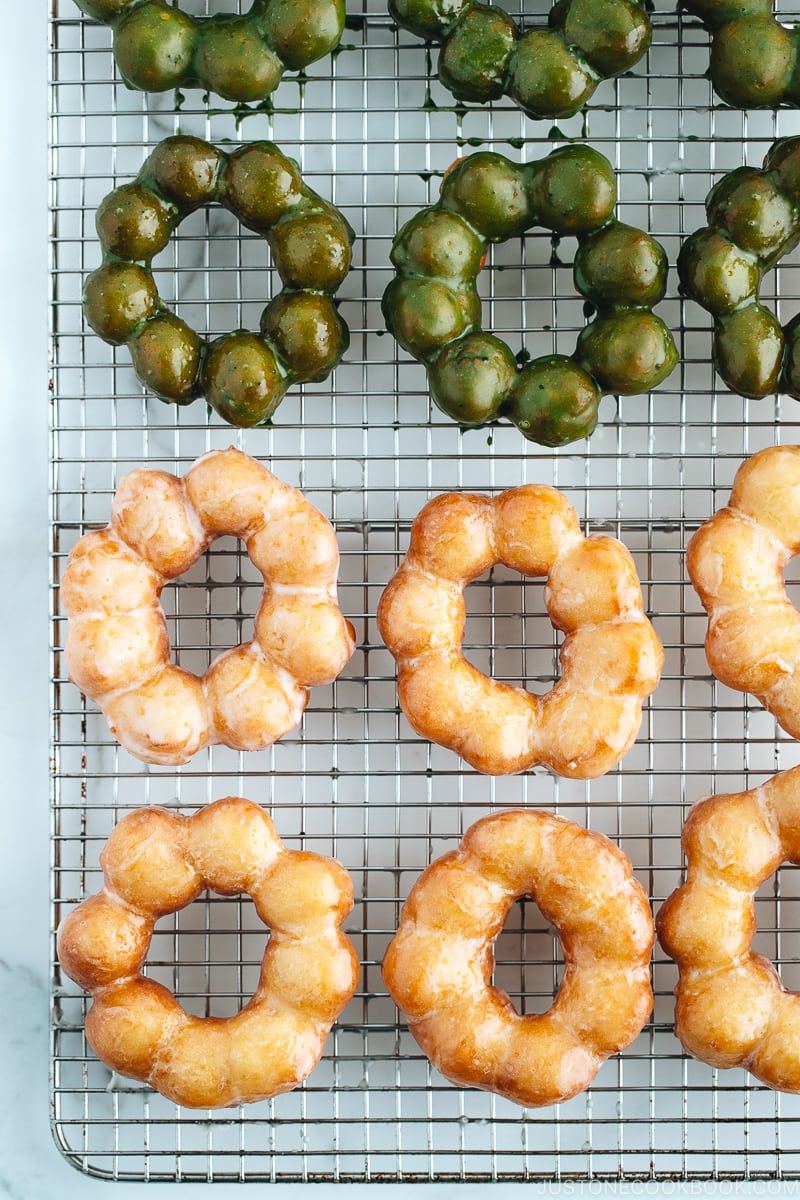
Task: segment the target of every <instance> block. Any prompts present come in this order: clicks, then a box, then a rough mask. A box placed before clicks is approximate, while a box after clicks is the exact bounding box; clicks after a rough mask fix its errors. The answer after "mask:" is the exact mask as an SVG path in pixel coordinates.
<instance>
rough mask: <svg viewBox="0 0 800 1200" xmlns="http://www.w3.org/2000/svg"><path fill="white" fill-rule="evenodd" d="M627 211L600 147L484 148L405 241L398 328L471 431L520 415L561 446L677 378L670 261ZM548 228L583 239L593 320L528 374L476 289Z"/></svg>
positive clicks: (413, 223)
mask: <svg viewBox="0 0 800 1200" xmlns="http://www.w3.org/2000/svg"><path fill="white" fill-rule="evenodd" d="M492 11H495V10H492ZM616 202H617V182H616V178H615V175H614V171H613V168H612V166H611V163H610V162H609V161H608V159H607V158H604V156H603V155H602V154H600V153H598V151H597V150H593V149H592V147H591V146H584V145H569V146H562V147H561V148H560V149H558V150H554V151H553V152H552V153H551V154H548V155H547V156H546V157H545V158H542V159H538V160H536V161H533V162H529V163H526V164H524V165H520V164H518V163H514V162H511V161H510V159H507V158H504V157H503V155H502V154H495V153H493V152H491V151H481V152H479V153H477V154H470V155H468V156H467V157H466V158H462V159H460V160H459V161H458V162H456V163H455V164H454V165H453V167H452V168H451V169H450V170H449V171H448V172H446V174H445V177H444V179H443V180H442V185H441V195H440V196H439V199H438V201H437V202H436V204H433V205H431V206H430V207H429V208H424V209H422V210H421V211H420V212H418V213H416V214H415V215H414V216H413V217H412V218H411V220H410V221H407V222H406V224H405V225H404V226H403V228H402V229H401V230H400V231H399V232H398V234H397V235H396V237H395V238H394V241H393V243H392V250H391V259H392V263H393V264H394V266H395V269H396V272H397V273H396V276H395V278H394V279H393V280H391V281H390V283H389V285H388V286H387V288H386V290H385V292H384V295H383V302H382V307H383V314H384V317H385V319H386V327H387V329H388V330H389V332H390V333H391V334H392V335H393V337H394V338H395V339H396V340H397V342H398V343H399V344H400V345H401V346H402V347H403V349H404V350H407V351H408V353H409V354H411V355H412V356H413V357H414V358H415V359H416V360H417V361H418V362H421V363H424V364H425V367H426V369H427V371H428V381H429V384H430V389H431V396H432V397H433V400H434V401H435V403H436V404H437V405H438V407H439V408H440V409H441V410H442V411H443V412H445V413H447V415H448V416H449V417H452V418H453V419H454V420H456V421H458V422H459V424H460V425H461V426H462V427H463V428H475V427H480V426H482V425H485V424H486V423H487V422H489V421H493V420H495V419H496V418H497V417H498V416H507V417H508V418H509V420H511V421H512V422H513V424H514V425H516V427H517V428H518V429H519V431H520V432H521V433H522V434H523V436H524V437H526V438H528V439H530V440H531V441H534V442H539V443H540V444H542V445H545V446H562V445H564V444H565V443H567V442H573V441H575V440H576V439H577V438H583V437H588V436H589V435H590V434H591V433H592V431H593V430H594V428H595V426H596V424H597V410H598V405H599V403H600V399H601V397H602V396H603V395H605V394H608V393H612V394H614V395H618V396H630V395H635V394H636V393H638V392H646V391H649V390H650V389H651V388H654V387H657V386H658V384H659V383H661V382H662V381H663V380H664V379H666V378H667V376H668V375H669V374H670V372H671V371H672V370H673V368H674V366H675V364H676V362H677V361H678V353H677V350H676V348H675V343H674V341H673V338H672V334H671V333H670V331H669V329H668V328H667V326H666V325H665V324H664V322H663V321H662V319H661V317H659V316H658V315H657V314H656V313H654V312H653V311H652V309H653V305H655V304H658V302H659V301H660V300H662V299H663V298H664V292H665V290H666V284H667V256H666V254H665V252H664V248H663V247H662V246H661V245H660V244H659V243H658V242H657V241H656V240H655V238H652V237H651V236H650V234H648V233H645V232H644V230H641V229H636V228H634V227H633V226H631V225H626V224H624V222H622V221H618V220H617V219H616V217H615V215H614V210H615V205H616ZM535 226H541V227H543V228H544V229H549V230H550V231H551V232H552V233H554V234H556V235H557V236H563V237H575V238H577V241H578V249H577V252H576V254H575V262H574V265H573V281H574V284H575V288H576V290H577V291H578V292H579V293H580V294H581V295H582V296H583V297H584V299H585V300H586V301H587V304H589V305H591V308H592V310H593V319H592V320H591V321H590V322H589V324H587V325H586V326H584V328H583V329H582V330H581V331H580V333H579V335H578V340H577V343H576V346H575V350H574V352H573V353H572V355H570V356H567V355H564V354H550V355H542V356H541V357H538V358H535V359H533V360H532V361H530V362H527V363H525V364H524V365H523V366H522V367H519V366H518V364H517V360H516V359H515V357H514V354H513V353H512V351H511V348H510V347H509V346H508V345H507V344H506V343H505V342H504V341H502V340H501V339H500V338H498V337H495V335H494V334H493V333H490V332H488V331H485V330H484V329H483V328H482V323H481V321H482V317H481V299H480V296H479V295H478V290H477V278H478V274H479V273H480V271H481V269H482V267H483V263H484V260H485V258H486V253H487V248H488V245H489V243H490V242H505V241H508V239H509V238H511V237H519V236H521V235H522V234H524V233H525V232H526V230H528V229H532V228H533V227H535Z"/></svg>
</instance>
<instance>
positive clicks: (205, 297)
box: [152, 204, 281, 338]
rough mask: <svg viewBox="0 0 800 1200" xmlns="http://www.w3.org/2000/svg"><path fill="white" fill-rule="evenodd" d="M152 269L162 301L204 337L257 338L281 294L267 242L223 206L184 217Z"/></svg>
mask: <svg viewBox="0 0 800 1200" xmlns="http://www.w3.org/2000/svg"><path fill="white" fill-rule="evenodd" d="M152 269H153V276H154V278H155V282H156V287H157V288H158V294H159V296H160V297H161V299H162V300H163V301H164V303H165V304H166V305H167V306H168V307H169V308H170V309H171V311H172V312H174V313H175V314H176V316H178V317H180V318H181V319H182V320H183V321H185V322H186V324H187V325H189V326H190V327H191V328H192V329H194V330H195V332H196V333H198V334H199V335H200V336H201V337H208V338H214V337H220V336H221V335H222V334H225V333H229V332H230V331H231V330H232V329H250V330H254V331H256V332H257V331H258V328H259V322H260V319H261V313H262V312H263V310H264V307H265V305H266V304H267V303H268V302H269V301H270V300H271V299H272V297H273V295H276V294H277V292H279V291H280V289H281V281H280V279H279V278H278V274H277V271H276V270H275V269H274V267H273V262H272V254H271V251H270V248H269V245H268V244H267V241H266V239H265V238H263V237H260V236H259V235H258V234H257V233H252V232H250V231H249V230H247V229H245V228H244V226H242V225H240V224H239V221H238V220H237V219H236V217H235V216H234V215H233V213H231V212H229V211H228V210H227V209H226V208H222V207H221V206H220V205H218V204H211V205H209V206H208V207H204V208H199V209H196V210H195V212H193V213H190V214H189V215H188V216H187V217H185V218H184V219H183V221H181V223H180V225H179V226H178V228H177V229H176V230H175V232H174V233H173V235H172V237H171V238H170V241H169V243H168V245H167V246H166V247H165V248H164V249H163V250H162V251H161V253H160V254H157V255H156V257H155V258H154V259H153V262H152Z"/></svg>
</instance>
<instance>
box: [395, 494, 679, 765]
mask: <svg viewBox="0 0 800 1200" xmlns="http://www.w3.org/2000/svg"><path fill="white" fill-rule="evenodd" d="M496 563H504V564H505V566H507V567H510V568H511V569H512V570H515V571H520V572H521V573H522V574H523V575H526V576H542V575H545V576H547V585H546V587H545V604H546V606H547V612H548V614H549V616H550V620H551V622H552V623H553V625H554V626H555V627H556V628H557V629H560V630H561V631H562V632H564V633H565V634H566V635H567V636H566V638H565V640H564V643H563V645H562V647H561V652H560V661H561V669H562V676H561V679H560V680H559V681H558V682H557V683H556V685H555V687H554V688H553V689H552V690H551V691H550V692H548V693H547V694H546V695H545V696H541V697H539V696H535V695H532V694H531V693H530V692H528V691H525V689H524V688H520V687H512V686H511V685H509V684H506V683H500V682H498V681H497V680H495V679H491V678H489V677H488V676H487V675H484V674H482V673H481V672H480V671H478V670H477V668H476V667H474V666H472V664H471V663H469V662H467V660H466V659H465V658H464V655H463V652H462V649H461V641H462V638H463V636H464V626H465V621H466V606H465V603H464V587H465V585H466V584H467V583H469V582H470V581H471V580H473V579H476V578H477V577H478V576H479V575H482V574H483V573H484V572H485V571H488V570H489V569H490V568H491V567H493V566H494V565H495V564H496ZM378 627H379V629H380V632H381V635H382V637H383V639H384V641H385V643H386V645H387V647H388V648H389V650H390V651H391V653H392V654H393V655H394V657H395V659H396V660H397V664H398V690H399V696H400V704H401V706H402V708H403V711H404V712H405V715H406V717H407V719H408V721H409V723H410V724H411V725H412V726H413V727H414V729H415V730H416V731H417V733H419V734H421V735H422V736H423V737H426V738H429V739H430V740H431V741H433V742H437V743H438V744H439V745H441V746H447V747H448V748H449V749H451V750H455V751H456V752H457V753H458V754H460V755H461V757H462V758H463V759H465V760H466V762H468V763H469V764H470V765H471V766H473V767H475V768H476V769H477V770H478V771H482V772H484V773H485V774H488V775H506V774H510V773H513V772H517V771H527V770H529V769H530V768H531V767H534V766H538V765H540V764H544V765H545V766H547V767H549V768H550V769H551V770H552V771H555V772H556V773H557V774H559V775H564V776H568V777H569V778H573V779H592V778H594V777H596V776H598V775H602V774H604V773H605V772H606V771H608V770H610V768H611V767H613V766H615V765H616V764H617V763H618V762H619V761H620V759H621V758H622V756H623V755H624V754H626V753H627V751H628V750H629V749H630V747H631V746H632V745H633V742H634V741H635V739H636V735H637V733H638V731H639V725H640V723H641V718H642V702H643V700H644V698H645V697H646V696H649V695H650V693H651V692H652V691H653V690H654V689H655V687H656V685H657V684H658V681H659V679H660V676H661V667H662V663H663V658H664V654H663V649H662V646H661V642H660V641H659V638H658V636H657V634H656V633H655V631H654V629H653V627H652V625H651V624H650V622H649V621H648V619H647V617H646V616H645V614H644V610H643V607H642V592H641V587H640V585H639V580H638V577H637V575H636V568H635V566H634V563H633V559H632V558H631V555H630V553H629V552H628V550H627V549H626V548H625V546H623V545H622V543H621V542H618V541H616V539H614V538H610V537H605V536H597V537H590V538H585V537H584V536H583V535H582V534H581V530H580V525H579V522H578V516H577V513H576V512H575V509H574V508H573V507H572V505H571V504H570V503H569V501H568V500H567V499H566V498H565V497H564V496H562V495H561V493H560V492H557V491H556V490H555V489H554V488H550V487H545V486H542V485H538V484H528V485H526V486H525V487H519V488H512V489H511V490H509V491H507V492H503V493H502V494H501V495H499V496H497V497H496V498H494V499H491V498H490V497H488V496H476V495H469V494H468V493H461V494H446V495H442V496H437V497H436V499H435V500H431V501H430V503H429V504H426V505H425V507H424V508H423V509H422V511H421V512H420V513H419V515H418V516H417V517H416V519H415V521H414V523H413V525H412V527H411V541H410V545H409V549H408V554H407V555H406V557H405V559H404V561H403V563H402V564H401V565H400V568H399V569H398V571H397V572H396V574H395V575H394V577H393V578H392V579H391V580H390V582H389V584H388V586H387V588H386V590H385V592H384V593H383V596H382V597H381V600H380V604H379V606H378Z"/></svg>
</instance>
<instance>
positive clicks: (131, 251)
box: [83, 137, 355, 426]
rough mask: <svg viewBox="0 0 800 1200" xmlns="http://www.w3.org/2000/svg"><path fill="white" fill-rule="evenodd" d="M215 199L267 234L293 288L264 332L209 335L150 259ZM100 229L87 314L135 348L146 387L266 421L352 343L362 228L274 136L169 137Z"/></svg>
mask: <svg viewBox="0 0 800 1200" xmlns="http://www.w3.org/2000/svg"><path fill="white" fill-rule="evenodd" d="M215 202H216V203H218V204H221V205H223V206H224V207H225V208H227V209H229V210H230V211H231V212H232V213H233V214H234V215H235V216H236V217H238V218H239V220H240V221H241V223H242V224H243V225H245V226H247V228H248V229H252V230H254V231H255V232H256V233H258V234H260V236H261V237H263V238H266V240H267V242H268V243H269V246H270V249H271V250H272V256H273V261H274V263H275V266H276V268H277V270H278V274H279V275H280V277H281V280H282V282H283V285H284V286H283V289H282V290H281V291H280V292H279V294H278V295H277V296H275V297H274V299H273V300H272V301H271V302H270V303H269V304H268V305H267V307H266V308H265V309H264V312H263V313H262V316H261V330H260V332H259V333H258V334H253V333H248V332H247V331H246V330H237V331H236V332H234V333H229V334H226V335H224V336H223V337H220V338H217V339H216V340H215V341H212V342H207V341H204V340H202V339H201V338H199V337H198V335H197V334H196V333H195V332H194V330H193V329H190V327H189V326H188V325H187V324H186V323H185V321H182V320H181V319H180V318H179V317H177V316H175V314H174V313H172V312H170V311H169V310H168V309H167V308H166V307H165V306H164V304H163V303H162V301H161V299H160V298H159V295H158V290H157V288H156V285H155V281H154V279H153V274H152V270H151V267H150V264H151V260H152V259H153V258H154V257H155V255H156V254H158V253H159V251H161V250H163V249H164V247H165V246H166V245H167V243H168V242H169V239H170V237H171V235H172V233H173V230H175V229H176V228H177V226H178V225H179V224H180V222H181V221H182V220H183V218H184V217H186V216H187V215H188V214H189V213H190V212H193V211H194V210H195V209H197V208H200V207H202V206H204V205H206V204H211V203H215ZM96 225H97V233H98V235H99V237H100V242H101V245H102V247H103V263H102V265H101V266H100V267H98V268H97V270H95V271H93V272H92V273H91V275H89V276H88V278H87V280H86V283H85V286H84V291H83V311H84V315H85V317H86V320H87V322H88V323H89V325H90V326H91V327H92V329H93V330H94V331H95V333H97V334H99V335H100V337H101V338H102V339H103V341H105V342H108V343H109V344H110V345H112V346H118V345H122V344H123V343H127V346H128V348H129V350H130V353H131V359H132V360H133V366H134V370H135V371H136V375H137V377H138V378H139V380H140V382H141V383H142V384H143V385H144V386H145V387H146V388H148V389H149V390H150V391H151V392H154V393H155V395H156V396H158V397H159V399H161V400H164V401H166V402H167V403H171V404H181V405H183V404H189V403H191V401H192V400H194V399H195V398H196V397H198V396H201V395H205V397H206V400H207V401H208V403H209V404H210V405H211V407H212V408H213V409H215V410H216V412H218V413H219V415H220V416H221V417H222V418H223V419H224V420H225V421H227V422H228V423H229V424H231V425H240V426H251V425H262V424H264V423H265V422H267V421H269V419H270V418H271V416H272V414H273V413H274V411H275V409H276V408H277V406H278V404H280V402H281V400H282V398H283V395H284V393H285V392H286V389H287V388H288V387H289V386H290V385H291V384H292V383H305V382H309V381H314V382H318V381H320V380H323V379H325V377H326V376H327V375H328V373H329V372H330V371H331V370H332V369H333V368H334V367H335V366H336V364H337V363H338V362H339V360H340V359H341V357H342V355H343V354H344V352H345V350H346V349H347V346H348V344H349V333H348V329H347V326H346V324H345V323H344V321H343V320H342V318H341V317H340V316H339V314H338V312H337V310H336V308H335V306H334V303H333V299H332V297H333V293H334V292H335V291H336V289H337V288H338V287H339V284H340V283H341V282H342V280H343V279H344V277H345V275H346V274H347V272H348V270H349V269H350V247H351V245H352V243H353V240H354V236H355V235H354V234H353V231H352V229H351V228H350V226H349V225H348V223H347V221H346V220H345V219H344V217H343V216H342V215H341V213H340V212H338V211H337V210H336V209H335V208H334V207H333V205H332V204H329V203H328V202H327V201H326V200H323V199H322V197H321V196H318V195H317V193H316V192H313V191H312V190H311V188H309V187H307V186H306V185H305V184H304V183H303V180H302V179H301V177H300V171H299V169H298V167H297V164H296V163H294V162H293V161H292V160H291V159H289V158H286V156H285V155H284V154H282V153H281V151H280V150H279V149H278V147H277V146H275V145H273V143H272V142H253V143H251V144H249V145H246V146H241V147H239V148H238V149H237V150H234V151H233V153H232V154H225V153H223V151H221V150H217V149H216V147H214V146H211V145H209V144H208V143H207V142H203V141H201V140H200V139H199V138H194V137H170V138H167V139H166V140H165V141H163V142H161V143H160V144H159V145H158V146H157V147H156V149H155V150H154V151H153V153H152V154H151V155H150V157H149V158H148V159H147V161H146V162H145V164H144V166H143V167H142V169H141V171H140V172H139V174H138V176H137V177H136V179H135V180H134V181H133V182H132V183H125V184H123V185H122V186H121V187H118V188H116V189H115V190H114V191H113V192H111V193H109V195H108V196H106V198H105V199H104V200H103V201H102V203H101V204H100V207H99V208H98V210H97V216H96Z"/></svg>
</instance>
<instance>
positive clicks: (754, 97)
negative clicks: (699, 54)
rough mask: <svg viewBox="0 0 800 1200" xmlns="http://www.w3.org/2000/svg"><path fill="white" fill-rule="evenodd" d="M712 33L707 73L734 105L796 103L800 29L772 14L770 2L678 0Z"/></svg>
mask: <svg viewBox="0 0 800 1200" xmlns="http://www.w3.org/2000/svg"><path fill="white" fill-rule="evenodd" d="M681 4H682V7H683V8H685V9H686V10H687V11H688V12H690V13H693V14H694V15H695V16H696V17H699V18H700V20H701V21H702V22H703V25H704V26H705V28H706V29H707V30H708V31H709V33H710V34H711V61H710V63H709V70H708V76H709V78H710V80H711V83H712V85H713V87H714V90H715V92H716V93H717V95H719V96H720V97H721V98H722V99H723V100H724V101H725V102H726V104H730V105H731V107H733V108H776V107H777V106H778V105H779V104H787V105H790V106H792V107H793V108H796V107H797V105H798V104H800V80H798V74H797V63H798V50H799V49H800V33H798V30H797V29H792V28H787V26H786V25H781V23H780V22H779V21H778V20H776V18H775V17H774V16H773V12H772V9H773V0H681Z"/></svg>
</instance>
